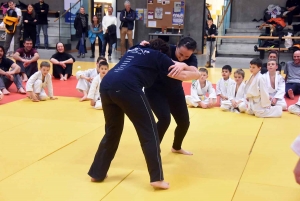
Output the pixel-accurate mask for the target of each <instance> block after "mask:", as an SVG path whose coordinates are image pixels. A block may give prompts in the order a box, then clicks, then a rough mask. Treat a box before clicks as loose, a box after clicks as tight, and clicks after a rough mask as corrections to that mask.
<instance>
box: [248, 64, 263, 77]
mask: <svg viewBox="0 0 300 201" xmlns="http://www.w3.org/2000/svg"><path fill="white" fill-rule="evenodd" d="M260 69H261V67H258V66H257V65H254V64H250V69H249V70H250V72H251V73H252V74H253V75H256V74H257V73H258V72H259V71H260Z"/></svg>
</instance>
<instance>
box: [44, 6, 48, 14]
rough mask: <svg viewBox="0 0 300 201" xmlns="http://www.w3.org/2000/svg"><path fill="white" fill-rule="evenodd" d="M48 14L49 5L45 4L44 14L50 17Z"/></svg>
mask: <svg viewBox="0 0 300 201" xmlns="http://www.w3.org/2000/svg"><path fill="white" fill-rule="evenodd" d="M48 12H49V5H48V4H45V10H44V14H45V15H48Z"/></svg>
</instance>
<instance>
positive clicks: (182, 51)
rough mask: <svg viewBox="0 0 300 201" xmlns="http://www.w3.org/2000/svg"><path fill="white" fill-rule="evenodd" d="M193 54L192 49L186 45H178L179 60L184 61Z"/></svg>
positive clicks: (176, 53)
mask: <svg viewBox="0 0 300 201" xmlns="http://www.w3.org/2000/svg"><path fill="white" fill-rule="evenodd" d="M192 54H193V51H192V50H189V49H187V48H186V47H184V46H181V47H176V51H175V55H176V57H177V59H178V61H184V60H187V59H188V58H190V57H191V55H192Z"/></svg>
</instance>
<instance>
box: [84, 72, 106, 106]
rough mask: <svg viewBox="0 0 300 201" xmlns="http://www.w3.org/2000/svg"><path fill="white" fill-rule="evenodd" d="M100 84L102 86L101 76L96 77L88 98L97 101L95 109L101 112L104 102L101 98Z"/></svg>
mask: <svg viewBox="0 0 300 201" xmlns="http://www.w3.org/2000/svg"><path fill="white" fill-rule="evenodd" d="M100 84H101V78H100V76H99V75H97V76H96V77H94V79H93V82H92V84H91V87H90V90H89V93H88V96H87V98H88V99H91V100H94V101H95V103H96V104H95V106H94V108H95V109H97V110H101V109H102V102H101V98H100V92H99V90H100Z"/></svg>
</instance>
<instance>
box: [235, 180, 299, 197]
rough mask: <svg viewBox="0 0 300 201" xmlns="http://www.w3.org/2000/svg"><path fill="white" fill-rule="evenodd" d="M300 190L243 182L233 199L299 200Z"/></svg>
mask: <svg viewBox="0 0 300 201" xmlns="http://www.w3.org/2000/svg"><path fill="white" fill-rule="evenodd" d="M299 200H300V191H299V187H297V188H286V187H280V186H269V185H262V184H251V183H246V182H241V183H240V184H239V186H238V188H237V191H236V193H235V196H234V199H233V201H299Z"/></svg>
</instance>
